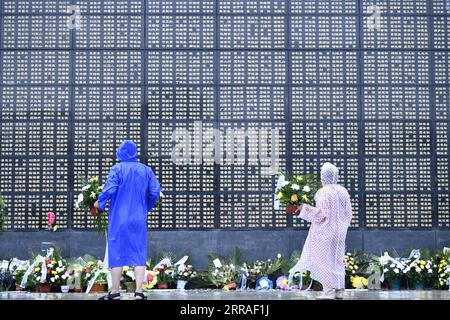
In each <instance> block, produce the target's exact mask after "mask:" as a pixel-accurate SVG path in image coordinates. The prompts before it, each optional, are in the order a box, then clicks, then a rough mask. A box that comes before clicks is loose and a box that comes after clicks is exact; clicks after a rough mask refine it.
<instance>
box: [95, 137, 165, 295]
mask: <svg viewBox="0 0 450 320" xmlns="http://www.w3.org/2000/svg"><path fill="white" fill-rule="evenodd" d="M116 156H117V159H118V160H119V161H120V162H119V163H117V164H116V165H114V166H113V167H112V168H111V170H110V172H109V174H108V178H107V180H106V182H105V185H104V186H103V190H102V192H101V194H100V195H99V197H98V201H97V202H96V203H95V204H94V206H95V207H97V208H99V209H100V210H105V207H106V203H107V202H108V200H110V207H109V224H108V258H109V267H110V268H111V277H112V291H111V292H110V293H108V294H107V295H106V296H104V297H102V298H100V299H102V300H111V299H114V300H115V299H120V292H119V286H120V278H121V276H122V267H123V266H135V271H134V272H135V278H136V292H135V298H136V299H145V298H146V296H145V295H144V294H143V293H142V284H143V280H144V275H145V265H146V262H147V213H148V212H149V211H151V210H152V208H153V207H154V205H155V203H156V201H157V200H158V197H159V194H160V185H159V182H158V180H157V178H156V176H155V174H154V173H153V171H152V169H150V167H148V166H146V165H144V164H142V163H140V162H139V161H138V159H137V147H136V144H135V143H134V142H133V141H131V140H125V141H123V142H122V144H121V145H120V146H119V147H118V148H117V152H116Z"/></svg>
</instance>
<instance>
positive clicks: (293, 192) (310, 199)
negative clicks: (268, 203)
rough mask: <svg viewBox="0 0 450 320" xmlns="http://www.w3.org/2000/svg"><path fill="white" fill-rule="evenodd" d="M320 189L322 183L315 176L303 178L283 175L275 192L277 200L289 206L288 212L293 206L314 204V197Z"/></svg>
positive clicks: (309, 175)
mask: <svg viewBox="0 0 450 320" xmlns="http://www.w3.org/2000/svg"><path fill="white" fill-rule="evenodd" d="M319 188H320V182H319V180H318V179H317V177H316V176H315V175H313V174H305V175H303V176H298V175H291V174H288V173H281V174H280V177H279V179H278V182H277V187H276V190H275V197H276V199H277V200H278V201H279V202H280V203H282V204H284V205H286V206H287V208H286V209H287V210H288V211H290V210H293V209H291V208H290V206H292V205H296V206H298V205H300V204H302V203H307V204H312V205H313V204H314V195H315V193H316V192H317V190H319Z"/></svg>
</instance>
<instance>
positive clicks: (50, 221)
mask: <svg viewBox="0 0 450 320" xmlns="http://www.w3.org/2000/svg"><path fill="white" fill-rule="evenodd" d="M47 219H48V221H47V224H48V225H50V226H51V225H53V224H55V222H56V215H55V214H54V213H53V212H48V213H47Z"/></svg>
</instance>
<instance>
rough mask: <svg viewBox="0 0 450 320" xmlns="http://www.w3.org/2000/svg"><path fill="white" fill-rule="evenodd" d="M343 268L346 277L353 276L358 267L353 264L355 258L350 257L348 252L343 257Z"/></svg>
mask: <svg viewBox="0 0 450 320" xmlns="http://www.w3.org/2000/svg"><path fill="white" fill-rule="evenodd" d="M344 266H345V275H346V276H352V275H355V274H356V272H357V270H358V268H359V266H358V265H357V264H355V258H354V257H353V256H352V254H351V253H350V252H347V253H346V254H345V256H344Z"/></svg>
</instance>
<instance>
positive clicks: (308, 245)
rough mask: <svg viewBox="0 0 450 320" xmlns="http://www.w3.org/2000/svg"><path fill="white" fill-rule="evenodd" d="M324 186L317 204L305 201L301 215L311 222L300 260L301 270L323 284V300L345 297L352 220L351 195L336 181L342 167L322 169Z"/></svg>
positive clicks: (316, 199) (331, 166) (332, 166)
mask: <svg viewBox="0 0 450 320" xmlns="http://www.w3.org/2000/svg"><path fill="white" fill-rule="evenodd" d="M320 175H321V180H322V184H323V187H322V188H321V189H319V190H318V191H317V193H316V194H315V196H314V199H315V201H316V206H315V207H314V206H311V205H308V204H302V205H301V206H299V209H298V211H297V213H298V212H300V214H299V215H298V217H299V218H301V219H304V220H306V221H308V222H311V227H310V229H309V233H308V237H307V238H306V241H305V244H304V246H303V251H302V254H301V257H300V261H299V269H300V271H307V270H309V271H310V272H311V278H312V279H314V280H316V281H319V282H320V283H321V284H322V286H323V290H324V292H323V294H322V295H321V296H319V298H322V299H334V298H337V299H342V298H343V290H344V288H345V266H344V255H345V239H346V236H347V229H348V227H349V225H350V222H351V220H352V206H351V203H350V195H349V193H348V191H347V189H345V188H344V187H342V186H340V185H338V184H337V181H338V177H339V169H338V168H337V167H336V166H334V165H333V164H331V163H329V162H327V163H325V164H324V165H323V166H322V168H321V174H320Z"/></svg>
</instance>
